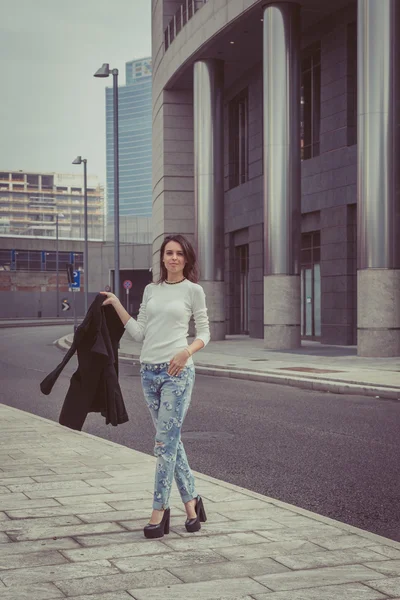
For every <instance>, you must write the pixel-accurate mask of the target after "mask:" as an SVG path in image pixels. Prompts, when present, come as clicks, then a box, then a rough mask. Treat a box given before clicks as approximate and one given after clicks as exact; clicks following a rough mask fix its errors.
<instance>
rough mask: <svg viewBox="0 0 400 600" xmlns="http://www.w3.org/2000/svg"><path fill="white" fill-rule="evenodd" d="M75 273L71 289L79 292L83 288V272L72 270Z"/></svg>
mask: <svg viewBox="0 0 400 600" xmlns="http://www.w3.org/2000/svg"><path fill="white" fill-rule="evenodd" d="M72 275H73V282H72V283H71V284H70V286H69V289H70V290H71V292H75V291H76V292H79V291H80V289H81V272H80V271H73V272H72Z"/></svg>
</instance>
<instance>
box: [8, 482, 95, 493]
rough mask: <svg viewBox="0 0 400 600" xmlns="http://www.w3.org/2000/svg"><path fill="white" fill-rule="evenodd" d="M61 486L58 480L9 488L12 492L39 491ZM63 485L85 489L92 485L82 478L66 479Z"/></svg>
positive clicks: (64, 486)
mask: <svg viewBox="0 0 400 600" xmlns="http://www.w3.org/2000/svg"><path fill="white" fill-rule="evenodd" d="M59 487H60V484H59V483H58V482H57V481H48V482H47V483H25V484H22V485H9V486H8V488H9V489H10V490H11V491H12V492H38V491H40V490H57V489H58V488H59ZM62 487H63V488H64V489H69V488H79V489H80V488H82V489H83V490H88V489H90V486H89V485H88V484H87V483H85V481H81V480H80V479H78V480H76V481H64V483H63V485H62Z"/></svg>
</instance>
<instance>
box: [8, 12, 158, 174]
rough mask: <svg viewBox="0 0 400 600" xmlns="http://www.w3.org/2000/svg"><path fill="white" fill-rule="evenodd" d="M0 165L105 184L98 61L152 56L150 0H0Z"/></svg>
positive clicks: (119, 62) (115, 64)
mask: <svg viewBox="0 0 400 600" xmlns="http://www.w3.org/2000/svg"><path fill="white" fill-rule="evenodd" d="M0 4H1V9H2V10H1V19H0V69H1V86H0V90H1V92H0V108H1V110H0V123H1V128H0V131H1V134H0V136H1V137H0V139H1V143H0V170H1V171H2V170H8V169H10V170H18V169H22V170H34V171H43V172H53V171H55V172H61V173H71V172H72V173H74V172H75V169H78V170H79V169H80V168H81V167H78V166H72V165H71V162H72V160H73V159H74V158H75V156H76V155H78V154H81V155H82V156H83V157H85V158H87V159H88V173H90V174H93V175H98V176H99V177H100V180H101V182H102V183H105V91H104V90H105V87H106V85H112V77H109V78H108V79H97V78H96V79H95V78H94V77H93V73H94V72H95V71H96V70H97V69H98V67H100V66H101V64H102V63H103V62H108V63H110V68H118V69H119V73H120V75H119V83H120V84H124V83H125V63H126V62H127V61H129V60H133V59H135V58H142V57H144V56H150V55H151V0H1V3H0Z"/></svg>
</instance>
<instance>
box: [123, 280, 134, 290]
mask: <svg viewBox="0 0 400 600" xmlns="http://www.w3.org/2000/svg"><path fill="white" fill-rule="evenodd" d="M123 286H124V288H125V289H126V290H130V289H131V288H132V281H131V280H130V279H125V281H124V283H123Z"/></svg>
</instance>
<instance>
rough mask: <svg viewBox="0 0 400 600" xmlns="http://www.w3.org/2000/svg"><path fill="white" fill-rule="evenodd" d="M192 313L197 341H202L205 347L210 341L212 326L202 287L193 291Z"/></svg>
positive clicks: (198, 286)
mask: <svg viewBox="0 0 400 600" xmlns="http://www.w3.org/2000/svg"><path fill="white" fill-rule="evenodd" d="M192 313H193V317H194V323H195V326H196V338H195V339H196V340H201V341H202V342H203V344H204V346H207V344H208V342H209V341H210V324H209V321H208V314H207V306H206V295H205V293H204V290H203V288H202V287H201V285H197V286H196V287H195V288H194V290H193V296H192Z"/></svg>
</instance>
